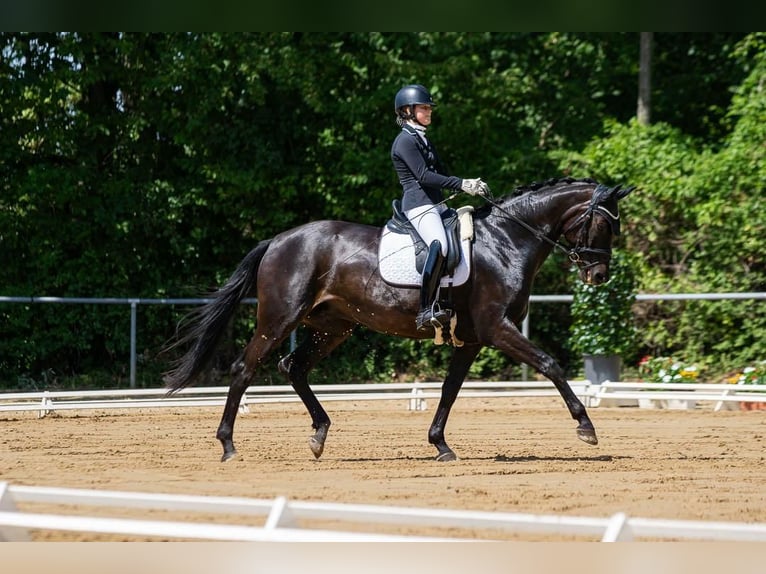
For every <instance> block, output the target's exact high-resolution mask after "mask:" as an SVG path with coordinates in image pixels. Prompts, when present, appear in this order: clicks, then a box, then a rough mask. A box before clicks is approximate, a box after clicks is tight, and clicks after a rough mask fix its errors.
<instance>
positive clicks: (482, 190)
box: [460, 178, 489, 196]
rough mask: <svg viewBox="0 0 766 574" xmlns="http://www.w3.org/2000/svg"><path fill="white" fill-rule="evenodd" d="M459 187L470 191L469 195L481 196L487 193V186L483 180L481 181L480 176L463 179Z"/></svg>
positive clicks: (467, 191)
mask: <svg viewBox="0 0 766 574" xmlns="http://www.w3.org/2000/svg"><path fill="white" fill-rule="evenodd" d="M460 189H461V191H464V192H466V193H470V194H471V195H482V196H487V195H489V186H488V185H487V184H486V183H485V182H483V181H482V180H481V178H477V179H464V180H463V185H462V187H461V188H460Z"/></svg>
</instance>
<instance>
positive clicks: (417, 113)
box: [391, 84, 489, 331]
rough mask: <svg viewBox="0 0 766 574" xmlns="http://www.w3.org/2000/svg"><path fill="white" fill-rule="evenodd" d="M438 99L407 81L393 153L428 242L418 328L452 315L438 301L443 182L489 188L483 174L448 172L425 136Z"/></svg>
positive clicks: (399, 97)
mask: <svg viewBox="0 0 766 574" xmlns="http://www.w3.org/2000/svg"><path fill="white" fill-rule="evenodd" d="M435 105H436V104H434V102H433V100H432V99H431V94H429V93H428V90H426V89H425V88H424V87H423V86H421V85H420V84H410V85H407V86H404V87H403V88H402V89H400V90H399V91H398V92H397V93H396V97H395V98H394V109H395V111H396V123H397V124H399V125H400V126H401V128H402V131H401V132H399V135H397V136H396V139H395V140H394V143H393V145H392V146H391V159H392V161H393V162H394V169H395V170H396V174H397V175H398V176H399V183H400V184H401V185H402V189H403V195H402V211H403V212H404V214H405V215H406V216H407V219H409V220H410V222H411V223H412V224H413V225H414V227H415V229H416V230H417V232H418V234H420V237H421V238H422V239H423V241H424V242H425V244H426V245H428V256H427V257H426V262H425V265H424V266H423V276H422V279H421V287H420V312H419V313H418V315H417V317H416V319H415V324H416V326H417V329H418V331H424V330H426V329H427V328H428V327H429V326H431V327H434V328H439V327H442V326H444V325H445V323H446V322H447V321H449V318H450V315H449V313H448V312H447V311H445V310H444V309H441V307H439V305H438V303H436V292H437V289H438V287H439V282H440V281H441V274H442V273H441V272H442V264H443V262H444V257H445V256H446V255H447V237H446V234H445V232H444V225H443V223H442V219H441V213H442V212H443V211H445V210H446V209H447V207H446V206H445V205H444V201H445V199H444V194H443V193H442V188H447V189H454V190H458V191H464V192H466V193H470V194H471V195H487V194H488V193H489V186H488V185H487V184H486V183H484V182H483V181H482V180H481V179H480V178H477V179H462V178H459V177H455V176H450V175H447V171H446V169H445V168H444V166H443V164H442V163H441V161H440V160H439V156H438V155H437V153H436V149H435V148H434V146H433V144H431V142H430V141H429V140H428V139H427V138H426V128H427V127H428V126H429V125H430V124H431V111H432V109H433V108H434V106H435Z"/></svg>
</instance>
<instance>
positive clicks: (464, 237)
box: [378, 206, 473, 287]
mask: <svg viewBox="0 0 766 574" xmlns="http://www.w3.org/2000/svg"><path fill="white" fill-rule="evenodd" d="M472 211H473V208H472V207H471V206H465V207H460V208H458V210H457V212H458V217H459V218H460V251H461V254H460V262H459V263H458V266H457V267H456V268H455V273H454V275H453V276H452V277H442V280H441V286H442V287H449V286H450V285H452V286H454V287H456V286H458V285H462V284H463V283H465V282H466V281H468V278H469V277H470V276H471V243H472V241H473V218H472V217H471V212H472ZM378 264H379V270H380V275H381V277H382V278H383V281H385V282H386V283H389V284H390V285H395V286H396V287H420V273H418V270H417V269H416V268H415V246H414V245H413V243H412V238H411V237H410V236H409V234H407V233H393V232H391V231H389V230H388V229H387V228H386V227H383V231H382V232H381V236H380V248H379V249H378Z"/></svg>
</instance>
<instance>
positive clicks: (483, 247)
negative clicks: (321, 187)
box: [165, 179, 633, 461]
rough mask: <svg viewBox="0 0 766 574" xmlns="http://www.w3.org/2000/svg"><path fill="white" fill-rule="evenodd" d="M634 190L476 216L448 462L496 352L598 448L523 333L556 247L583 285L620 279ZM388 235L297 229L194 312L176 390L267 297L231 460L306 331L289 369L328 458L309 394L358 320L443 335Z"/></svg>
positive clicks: (453, 362)
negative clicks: (531, 374) (257, 405)
mask: <svg viewBox="0 0 766 574" xmlns="http://www.w3.org/2000/svg"><path fill="white" fill-rule="evenodd" d="M632 190H633V188H632V187H630V188H622V187H620V186H617V187H611V188H610V187H608V186H605V185H602V184H599V183H598V182H595V181H593V180H590V179H580V180H574V179H560V180H550V181H547V182H545V183H537V184H532V185H530V186H526V187H522V188H519V189H517V190H516V192H515V193H514V194H512V195H511V196H507V197H503V198H499V199H492V198H488V199H487V201H488V205H485V206H484V207H482V208H480V209H478V210H476V212H475V213H474V244H473V261H472V271H471V276H470V278H469V280H468V281H467V282H466V283H464V284H463V285H461V286H458V287H454V288H453V289H452V307H453V308H454V311H455V316H456V318H457V324H456V326H455V335H456V337H457V339H458V340H460V341H463V343H464V344H463V345H462V346H455V347H454V351H453V353H452V357H451V359H450V363H449V366H448V368H447V375H446V378H445V380H444V384H443V386H442V391H441V399H440V401H439V406H438V408H437V410H436V413H435V415H434V419H433V422H432V423H431V426H430V429H429V431H428V441H429V442H430V443H431V444H432V445H434V446H435V447H436V449H437V451H438V454H437V456H436V459H437V460H440V461H448V460H455V459H456V458H457V457H456V455H455V453H454V452H453V451H452V449H451V448H450V447H449V446H448V445H447V442H446V440H445V438H444V429H445V426H446V424H447V418H448V417H449V414H450V410H451V409H452V405H453V404H454V402H455V399H456V398H457V395H458V392H459V391H460V388H461V386H462V384H463V380H464V379H465V377H466V375H467V373H468V370H469V368H470V366H471V364H472V363H473V361H474V359H475V358H476V356H477V354H478V353H479V351H480V350H481V348H482V347H484V346H487V347H492V348H495V349H498V350H500V351H502V352H503V353H505V354H506V355H508V356H509V357H510V358H512V359H513V360H515V361H517V362H519V363H521V362H524V363H526V364H528V365H529V366H531V367H532V368H534V369H535V370H536V371H538V372H539V373H541V374H542V375H543V376H545V377H547V378H548V379H550V380H551V381H552V382H553V384H554V385H555V386H556V388H557V389H558V391H559V393H560V394H561V397H562V398H563V399H564V403H565V404H566V406H567V408H568V409H569V412H570V414H571V415H572V418H573V419H574V420H575V421H577V423H578V426H577V429H576V432H577V436H578V438H580V439H581V440H583V441H585V442H586V443H588V444H594V445H595V444H597V443H598V439H597V438H596V430H595V428H594V426H593V423H592V422H591V420H590V418H589V417H588V413H587V412H586V409H585V406H584V405H583V404H582V402H580V400H579V399H578V398H577V396H576V395H575V394H574V392H573V391H572V389H571V387H570V386H569V383H568V382H567V380H566V377H565V374H564V371H563V369H562V368H561V367H560V366H559V365H558V364H557V362H556V361H555V360H554V359H553V358H552V357H550V356H549V355H548V354H546V353H545V352H543V351H542V350H541V349H539V348H538V347H536V346H535V345H534V344H532V342H530V341H529V340H528V339H527V338H526V337H524V335H522V333H521V331H520V329H519V326H520V325H521V322H522V320H523V319H524V317H525V315H526V313H527V308H528V303H529V296H530V292H531V289H532V282H533V280H534V278H535V276H536V275H537V272H538V271H539V269H540V266H541V265H542V264H543V261H544V260H545V259H546V257H548V255H549V254H550V253H551V252H552V251H553V249H561V250H563V251H565V252H566V253H567V254H568V255H569V258H570V260H571V261H572V262H573V263H576V264H577V266H578V268H579V270H578V273H579V277H580V279H581V280H582V281H584V282H586V283H590V284H600V283H604V282H606V281H607V280H608V279H609V262H610V258H611V248H612V237H613V236H614V235H617V234H618V233H619V223H620V219H619V210H618V200H620V199H622V198H623V197H625V196H626V195H627V194H628V193H630V192H631V191H632ZM380 234H381V229H380V228H378V227H373V226H369V225H361V224H355V223H347V222H343V221H314V222H311V223H307V224H305V225H301V226H299V227H296V228H293V229H289V230H287V231H285V232H283V233H280V234H279V235H276V236H275V237H273V238H272V239H266V240H263V241H261V242H260V243H258V244H257V245H256V246H255V248H254V249H253V250H252V251H251V252H250V253H248V254H247V256H246V257H245V258H244V259H243V260H242V262H241V263H240V264H239V266H238V267H237V269H236V270H235V271H234V273H233V274H232V276H231V277H230V278H229V280H228V282H227V283H226V284H225V285H224V286H223V287H221V288H220V289H219V290H218V291H216V292H215V293H214V294H213V295H212V298H211V300H210V301H209V302H208V303H206V304H205V305H203V306H201V307H199V308H197V309H196V310H194V311H192V315H191V321H190V322H189V327H188V330H187V331H186V333H185V334H184V335H183V336H182V337H181V338H180V339H179V340H178V341H177V342H176V343H175V344H174V346H175V345H187V344H188V345H189V348H188V350H187V351H186V353H185V354H184V355H183V357H182V358H181V359H180V360H179V362H178V363H177V365H176V366H175V368H174V369H173V370H171V371H170V372H168V373H167V374H166V376H165V382H166V385H167V388H168V389H169V390H168V393H169V394H170V393H173V392H175V391H178V390H179V389H182V388H184V387H186V386H188V385H191V384H193V383H194V382H195V380H196V379H197V378H198V377H199V375H201V374H202V373H204V372H205V371H206V370H207V368H208V367H209V364H210V362H211V361H212V359H213V357H214V354H215V349H216V346H217V344H218V343H219V342H220V340H221V338H222V336H223V334H224V333H225V332H226V327H227V325H228V323H229V321H230V320H231V318H232V316H233V315H234V312H235V310H236V309H237V307H238V306H239V304H240V302H241V301H242V300H243V299H244V298H246V297H257V299H258V310H257V323H256V325H257V326H256V329H255V333H254V335H253V337H252V339H251V340H250V342H249V343H248V344H247V346H246V348H245V349H244V352H243V353H242V355H241V357H240V358H239V359H237V360H236V361H235V362H234V364H233V365H232V367H231V372H230V375H231V384H230V387H229V392H228V396H227V399H226V405H225V407H224V411H223V416H222V419H221V423H220V425H219V427H218V431H217V433H216V437H217V438H218V440H220V441H221V444H222V445H223V457H222V460H223V461H226V460H228V459H230V458H232V457H233V456H235V455H236V449H235V448H234V442H233V431H234V420H235V418H236V416H237V410H238V408H239V402H240V399H241V397H242V394H243V393H244V392H245V389H246V388H247V387H248V386H249V385H250V383H251V381H252V379H253V377H254V375H255V373H256V371H257V369H258V367H259V366H260V365H261V364H262V363H263V361H265V360H266V358H267V357H268V356H269V354H270V353H271V352H272V351H273V350H274V349H275V348H277V347H278V346H279V345H280V344H281V343H282V341H283V340H284V339H285V338H286V337H287V336H289V334H290V333H291V332H292V331H293V330H294V329H296V327H298V326H299V325H303V326H304V327H305V329H306V333H305V336H304V337H303V338H302V339H303V340H302V342H301V343H300V344H299V345H298V346H297V348H296V349H295V350H294V351H292V352H291V353H289V354H288V355H287V356H285V357H284V358H282V359H281V360H280V361H279V365H278V366H279V370H280V371H281V372H282V373H284V375H285V376H286V377H287V379H288V380H289V381H290V384H291V385H292V386H293V388H294V389H295V392H296V393H297V394H298V395H299V396H300V398H301V400H302V401H303V403H304V405H305V406H306V408H307V410H308V412H309V414H310V415H311V421H312V427H313V428H314V431H315V432H314V435H313V436H311V437H310V439H309V446H310V448H311V450H312V452H313V453H314V456H316V457H317V458H319V457H320V456H321V454H322V451H323V450H324V445H325V440H326V438H327V432H328V429H329V428H330V418H329V417H328V415H327V413H326V412H325V410H324V408H323V407H322V405H321V404H320V403H319V400H318V399H317V397H316V395H315V394H314V392H313V391H312V390H311V388H310V387H309V384H308V374H309V372H310V371H311V369H312V368H313V367H314V366H315V365H316V364H317V363H318V362H319V361H320V360H321V359H322V358H323V357H325V356H326V355H328V354H329V353H330V352H331V351H332V350H333V349H335V348H336V347H337V346H338V345H340V344H341V343H342V342H343V341H344V340H346V339H347V338H348V337H349V336H350V335H351V333H352V332H353V331H354V329H355V327H356V326H357V325H363V326H365V327H367V328H369V329H372V330H374V331H377V332H380V333H385V334H388V335H392V336H396V337H408V338H416V339H423V338H431V337H433V336H434V333H433V330H432V329H429V331H430V333H429V332H426V333H423V332H418V331H417V330H416V329H415V314H416V313H417V312H418V309H419V289H418V288H402V287H394V286H391V285H389V284H388V283H386V282H385V281H383V279H382V278H381V276H380V273H379V271H378V244H379V241H380ZM562 238H563V240H564V242H565V244H563V243H560V239H562Z"/></svg>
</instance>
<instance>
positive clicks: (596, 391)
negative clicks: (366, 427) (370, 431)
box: [0, 380, 766, 418]
mask: <svg viewBox="0 0 766 574" xmlns="http://www.w3.org/2000/svg"><path fill="white" fill-rule="evenodd" d="M570 385H571V387H572V390H573V391H574V392H575V394H576V395H577V396H578V397H579V398H580V400H582V401H583V402H584V403H585V405H586V406H589V407H599V406H601V407H610V406H645V407H649V408H684V407H685V408H694V407H696V405H697V404H698V403H702V404H704V403H709V404H711V407H712V410H714V411H718V410H721V409H725V408H731V407H737V408H738V407H739V403H741V402H763V401H766V388H763V387H762V386H760V385H734V384H713V383H683V384H682V383H643V382H610V381H605V382H603V383H601V384H598V385H596V384H592V383H590V381H587V380H575V381H570ZM441 386H442V383H441V382H414V383H368V384H336V385H316V386H314V387H313V389H314V392H315V393H316V395H317V397H318V398H319V400H320V401H325V402H326V401H370V400H400V401H402V402H403V404H405V405H406V407H407V408H408V409H410V410H426V409H427V408H428V400H429V399H434V400H436V401H438V399H439V396H440V391H441ZM227 392H228V387H189V388H186V389H183V390H181V391H179V392H178V393H176V394H174V395H171V396H166V395H167V391H166V389H164V388H153V389H111V390H90V391H38V392H23V393H3V394H0V412H11V411H37V413H38V417H40V418H41V417H44V416H46V415H48V414H50V413H54V412H57V411H65V410H87V409H126V408H127V409H129V408H167V407H219V406H220V407H222V406H223V405H224V403H225V402H226V394H227ZM557 396H559V393H558V391H557V390H556V388H555V387H554V386H553V383H551V382H550V381H547V380H546V381H466V382H465V383H464V384H463V387H462V389H461V391H460V394H459V398H501V397H519V398H520V397H529V398H532V397H557ZM299 401H300V398H299V397H298V395H297V394H296V393H295V391H294V390H293V388H292V387H291V386H290V385H273V386H251V387H249V388H248V389H247V391H246V392H245V393H244V394H243V396H242V399H241V401H240V410H241V411H242V412H248V411H249V406H250V405H254V404H259V403H275V402H299Z"/></svg>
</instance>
